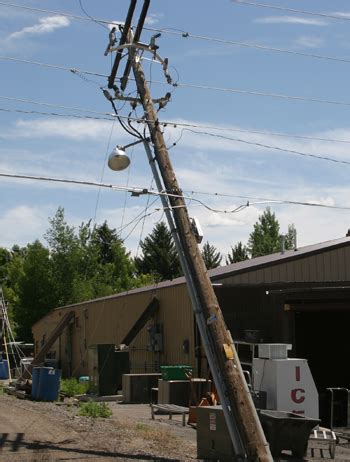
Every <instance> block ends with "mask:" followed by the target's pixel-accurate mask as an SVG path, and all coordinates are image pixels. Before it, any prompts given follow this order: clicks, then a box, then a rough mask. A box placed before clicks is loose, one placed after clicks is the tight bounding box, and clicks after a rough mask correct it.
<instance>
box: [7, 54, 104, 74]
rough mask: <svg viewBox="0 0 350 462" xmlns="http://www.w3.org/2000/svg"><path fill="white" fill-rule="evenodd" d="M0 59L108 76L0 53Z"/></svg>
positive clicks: (73, 72) (74, 72)
mask: <svg viewBox="0 0 350 462" xmlns="http://www.w3.org/2000/svg"><path fill="white" fill-rule="evenodd" d="M0 60H2V61H13V62H15V63H22V64H31V65H32V66H39V67H46V68H48V69H58V70H60V71H68V72H71V73H72V74H76V73H80V74H87V75H94V76H96V77H104V78H108V75H107V74H100V73H99V72H91V71H86V70H84V69H79V68H76V67H66V66H60V65H59V64H49V63H43V62H41V61H33V60H30V59H20V58H14V57H13V56H5V55H0Z"/></svg>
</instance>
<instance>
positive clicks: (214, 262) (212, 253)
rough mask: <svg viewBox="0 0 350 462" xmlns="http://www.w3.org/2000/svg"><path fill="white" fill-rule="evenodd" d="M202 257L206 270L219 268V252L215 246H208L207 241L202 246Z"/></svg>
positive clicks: (220, 257)
mask: <svg viewBox="0 0 350 462" xmlns="http://www.w3.org/2000/svg"><path fill="white" fill-rule="evenodd" d="M202 257H203V260H204V263H205V266H206V268H207V269H208V270H209V269H212V268H217V267H218V266H220V263H221V260H222V256H221V254H220V252H219V251H218V250H217V248H216V247H215V246H213V245H210V244H209V242H208V241H207V242H206V243H205V244H204V246H203V250H202Z"/></svg>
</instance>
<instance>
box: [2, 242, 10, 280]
mask: <svg viewBox="0 0 350 462" xmlns="http://www.w3.org/2000/svg"><path fill="white" fill-rule="evenodd" d="M10 261H11V253H10V252H9V251H8V250H7V249H5V248H3V247H0V285H2V284H5V283H6V280H7V274H8V266H9V263H10Z"/></svg>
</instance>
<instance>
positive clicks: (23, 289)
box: [10, 241, 56, 341]
mask: <svg viewBox="0 0 350 462" xmlns="http://www.w3.org/2000/svg"><path fill="white" fill-rule="evenodd" d="M10 277H12V278H14V277H15V279H16V284H15V285H14V287H15V291H16V295H17V297H16V299H15V300H14V301H13V303H14V306H13V315H14V320H15V322H16V325H17V335H18V337H19V338H20V339H21V340H25V341H31V339H32V333H31V327H32V325H33V324H34V323H35V322H36V321H38V320H39V319H40V318H41V317H42V316H44V315H45V314H46V313H48V312H49V311H50V310H51V309H52V308H54V307H55V306H56V299H55V293H54V290H53V288H54V283H53V275H52V265H51V261H50V258H49V251H48V249H46V248H45V247H44V246H43V245H42V244H41V243H40V242H39V241H35V242H34V243H33V244H29V245H28V246H27V252H26V258H25V259H24V260H23V261H22V262H20V261H19V259H18V258H17V259H14V260H13V264H12V268H11V271H10Z"/></svg>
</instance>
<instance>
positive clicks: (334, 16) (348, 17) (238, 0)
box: [231, 0, 350, 21]
mask: <svg viewBox="0 0 350 462" xmlns="http://www.w3.org/2000/svg"><path fill="white" fill-rule="evenodd" d="M231 2H232V3H238V4H241V5H249V6H255V7H258V8H267V9H269V10H278V11H286V12H288V13H297V14H306V15H310V16H318V17H321V18H327V19H336V20H337V21H350V15H348V14H347V13H339V14H331V13H319V12H317V11H308V10H298V9H295V8H287V7H285V6H278V5H270V4H266V3H257V2H249V1H247V0H231Z"/></svg>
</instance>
